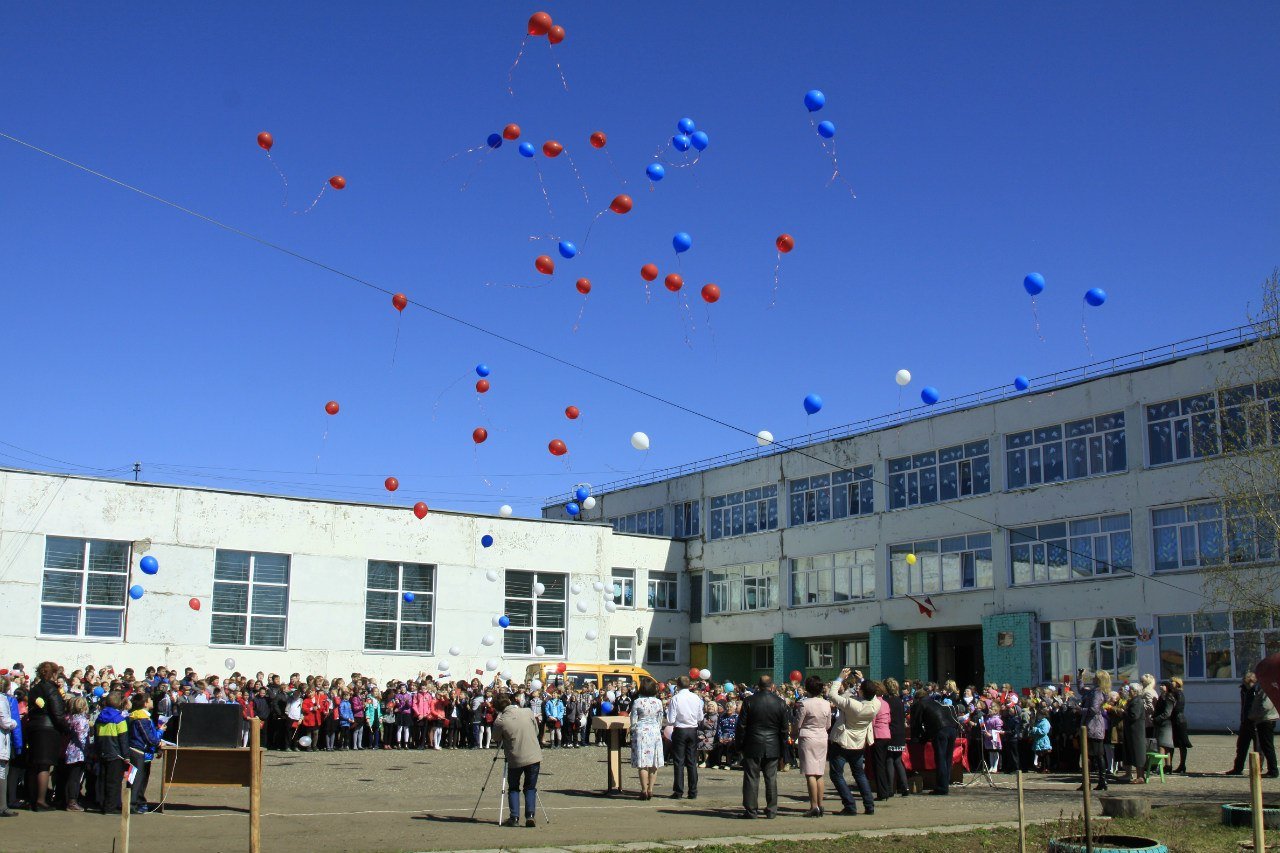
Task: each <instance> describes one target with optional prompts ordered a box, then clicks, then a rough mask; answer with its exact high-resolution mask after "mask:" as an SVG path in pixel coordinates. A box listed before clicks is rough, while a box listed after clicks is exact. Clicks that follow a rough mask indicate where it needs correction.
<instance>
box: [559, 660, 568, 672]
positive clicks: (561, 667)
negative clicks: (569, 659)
mask: <svg viewBox="0 0 1280 853" xmlns="http://www.w3.org/2000/svg"><path fill="white" fill-rule="evenodd" d="M568 668H569V665H568V664H567V663H565V662H564V661H560V663H558V664H556V672H558V673H560V674H561V675H564V671H565V670H566V669H568Z"/></svg>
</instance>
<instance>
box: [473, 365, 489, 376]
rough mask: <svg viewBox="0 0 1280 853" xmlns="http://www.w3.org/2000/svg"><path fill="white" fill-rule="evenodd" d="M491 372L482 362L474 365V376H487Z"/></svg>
mask: <svg viewBox="0 0 1280 853" xmlns="http://www.w3.org/2000/svg"><path fill="white" fill-rule="evenodd" d="M491 372H492V371H491V370H489V365H487V364H485V363H484V362H483V361H482V362H480V363H479V364H477V365H476V376H488V375H489V374H490V373H491Z"/></svg>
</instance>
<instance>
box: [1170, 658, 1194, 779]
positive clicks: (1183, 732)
mask: <svg viewBox="0 0 1280 853" xmlns="http://www.w3.org/2000/svg"><path fill="white" fill-rule="evenodd" d="M1169 683H1170V684H1171V685H1172V688H1171V689H1170V690H1169V695H1170V696H1171V697H1173V745H1174V746H1175V747H1177V748H1178V766H1177V768H1176V769H1174V770H1173V771H1172V772H1174V773H1186V772H1187V750H1188V749H1190V748H1191V737H1190V736H1189V735H1188V734H1187V697H1186V694H1185V693H1183V692H1182V679H1181V678H1171V679H1169Z"/></svg>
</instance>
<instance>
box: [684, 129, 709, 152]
mask: <svg viewBox="0 0 1280 853" xmlns="http://www.w3.org/2000/svg"><path fill="white" fill-rule="evenodd" d="M689 142H690V143H692V144H693V147H694V148H697V149H698V150H699V151H706V150H707V146H708V145H710V144H711V140H710V139H709V138H708V137H707V135H706V134H705V133H703V132H702V131H700V130H699V131H698V132H697V133H694V134H693V135H691V136H690V137H689Z"/></svg>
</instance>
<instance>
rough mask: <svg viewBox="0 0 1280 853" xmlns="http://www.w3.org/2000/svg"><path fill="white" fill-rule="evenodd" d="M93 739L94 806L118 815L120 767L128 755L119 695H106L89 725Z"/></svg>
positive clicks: (127, 729) (122, 782)
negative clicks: (95, 801) (95, 773)
mask: <svg viewBox="0 0 1280 853" xmlns="http://www.w3.org/2000/svg"><path fill="white" fill-rule="evenodd" d="M93 736H94V743H95V745H96V752H97V755H98V792H99V796H98V804H99V806H100V807H101V808H102V813H103V814H119V813H120V790H121V788H122V786H123V785H124V768H125V765H126V764H128V762H129V755H130V753H129V723H128V720H127V718H126V717H125V715H124V694H123V693H121V692H119V691H116V690H113V691H112V692H111V693H108V694H107V697H106V699H105V700H104V701H103V708H102V711H101V712H99V714H98V719H97V720H96V721H95V722H94V724H93Z"/></svg>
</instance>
